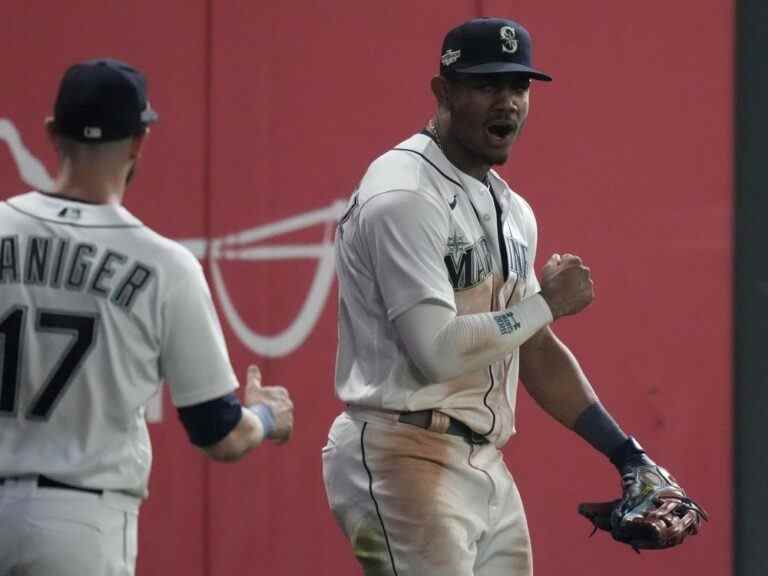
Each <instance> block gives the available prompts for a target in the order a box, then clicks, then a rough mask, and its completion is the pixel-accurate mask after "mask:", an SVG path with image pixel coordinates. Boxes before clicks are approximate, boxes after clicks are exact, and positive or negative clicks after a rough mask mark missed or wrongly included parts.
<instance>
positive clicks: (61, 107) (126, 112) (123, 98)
mask: <svg viewBox="0 0 768 576" xmlns="http://www.w3.org/2000/svg"><path fill="white" fill-rule="evenodd" d="M53 114H54V116H53V127H54V130H55V131H56V133H58V134H61V135H63V136H67V137H69V138H72V139H74V140H77V141H79V142H111V141H114V140H122V139H124V138H129V137H131V136H138V135H140V134H143V133H144V131H145V130H146V128H147V126H148V125H149V124H151V123H152V122H156V121H157V119H158V115H157V112H155V111H154V110H153V109H152V107H151V106H150V104H149V100H147V81H146V78H144V75H143V74H142V73H141V72H139V71H138V70H136V69H135V68H132V67H131V66H129V65H128V64H126V63H125V62H120V61H119V60H113V59H110V58H102V59H98V60H89V61H87V62H81V63H79V64H75V65H74V66H71V67H70V68H69V69H67V71H66V72H65V73H64V76H63V78H62V79H61V84H59V93H58V95H57V97H56V104H55V105H54V112H53Z"/></svg>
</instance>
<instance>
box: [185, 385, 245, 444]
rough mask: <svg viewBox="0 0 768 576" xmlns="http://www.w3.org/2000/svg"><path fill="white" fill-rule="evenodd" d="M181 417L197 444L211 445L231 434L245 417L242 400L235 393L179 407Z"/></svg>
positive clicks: (190, 437)
mask: <svg viewBox="0 0 768 576" xmlns="http://www.w3.org/2000/svg"><path fill="white" fill-rule="evenodd" d="M178 413H179V418H180V419H181V423H182V424H184V428H185V429H186V431H187V436H189V441H190V442H192V444H194V445H195V446H201V447H203V446H211V445H212V444H216V443H217V442H218V441H219V440H221V439H223V438H224V437H225V436H226V435H227V434H229V433H230V432H231V431H232V430H233V429H234V428H235V426H237V425H238V423H239V422H240V419H241V418H242V417H243V409H242V406H241V405H240V400H238V398H237V396H235V395H234V394H227V395H226V396H222V397H220V398H215V399H213V400H208V401H207V402H203V403H201V404H193V405H192V406H184V407H183V408H178Z"/></svg>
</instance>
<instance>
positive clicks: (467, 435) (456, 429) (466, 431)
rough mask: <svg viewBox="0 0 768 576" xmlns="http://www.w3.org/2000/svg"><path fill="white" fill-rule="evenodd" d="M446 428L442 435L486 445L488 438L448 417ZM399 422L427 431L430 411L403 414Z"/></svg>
mask: <svg viewBox="0 0 768 576" xmlns="http://www.w3.org/2000/svg"><path fill="white" fill-rule="evenodd" d="M448 419H449V424H448V428H447V429H446V430H445V431H444V434H451V435H452V436H461V437H462V438H464V440H466V441H467V442H469V443H470V444H488V438H486V437H485V436H483V435H482V434H478V433H477V432H475V431H474V430H472V429H471V428H470V427H469V426H467V425H466V424H464V422H461V421H459V420H456V419H455V418H451V417H450V416H449V417H448ZM397 420H398V421H399V422H403V423H405V424H411V425H413V426H418V427H419V428H424V429H425V430H429V429H430V428H431V426H432V410H419V411H417V412H403V413H402V414H400V417H399V418H398V419H397Z"/></svg>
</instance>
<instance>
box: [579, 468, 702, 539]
mask: <svg viewBox="0 0 768 576" xmlns="http://www.w3.org/2000/svg"><path fill="white" fill-rule="evenodd" d="M621 481H622V486H623V496H622V497H621V498H619V499H618V500H613V501H611V502H592V503H582V504H579V514H581V515H582V516H585V517H586V518H587V519H588V520H590V521H591V522H592V524H593V526H594V530H593V531H592V534H594V533H595V532H597V530H598V529H600V530H605V531H607V532H610V533H611V536H613V538H614V539H615V540H617V541H619V542H624V543H625V544H629V545H630V546H631V547H632V548H634V550H635V551H636V552H639V551H640V550H657V549H661V548H670V547H672V546H677V545H678V544H681V543H682V542H683V540H685V537H686V536H693V535H694V534H697V533H698V531H699V526H700V524H701V521H702V519H704V520H709V517H708V515H707V513H706V512H705V511H704V510H703V509H702V508H701V506H699V505H698V504H697V503H696V502H694V501H693V500H692V499H691V498H689V497H688V496H687V495H686V494H685V492H684V491H683V489H682V488H681V487H680V485H679V484H678V483H677V481H676V480H675V479H674V478H673V477H672V475H671V474H670V473H669V472H667V471H666V470H665V469H664V468H662V467H661V466H658V465H657V464H655V463H654V462H653V461H652V460H650V459H646V462H645V463H643V464H640V465H634V466H628V467H627V468H626V469H625V470H624V472H623V474H622V477H621Z"/></svg>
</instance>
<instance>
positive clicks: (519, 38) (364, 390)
mask: <svg viewBox="0 0 768 576" xmlns="http://www.w3.org/2000/svg"><path fill="white" fill-rule="evenodd" d="M531 80H540V81H549V80H551V78H550V77H549V76H547V75H546V74H544V73H543V72H541V71H539V70H537V69H535V68H533V67H532V63H531V38H530V36H529V34H528V32H527V31H526V30H525V29H524V28H523V27H522V26H521V25H520V24H518V23H516V22H513V21H510V20H502V19H493V18H488V19H477V20H471V21H469V22H466V23H464V24H462V25H461V26H459V27H457V28H455V29H453V30H451V31H450V32H449V33H448V34H447V35H446V37H445V40H444V43H443V49H442V58H441V65H440V74H439V75H438V76H436V77H434V78H433V79H432V82H431V88H432V92H433V94H434V96H435V98H436V100H437V112H436V114H435V115H434V117H433V118H432V119H431V120H430V122H429V123H428V124H427V127H426V128H425V129H424V130H423V131H421V132H420V133H418V134H416V135H415V136H412V137H411V138H409V139H407V140H405V141H404V142H402V143H401V144H399V145H398V146H396V147H395V148H394V149H392V150H390V151H388V152H386V153H385V154H384V155H382V156H380V157H379V158H378V159H376V160H375V161H374V162H373V163H372V164H371V165H370V167H369V168H368V171H367V172H366V174H365V175H364V177H363V179H362V181H361V183H360V185H359V187H358V188H357V190H356V192H355V193H354V195H353V196H352V198H351V200H350V203H349V206H348V210H347V212H346V214H345V215H344V217H343V218H342V219H341V220H340V222H339V226H338V230H337V236H336V248H337V266H338V277H339V283H340V297H339V346H338V356H337V365H336V392H337V395H338V396H339V397H340V399H341V400H342V401H343V402H345V404H346V410H345V411H344V412H343V413H342V414H341V415H340V416H339V417H338V418H337V419H336V420H335V422H334V423H333V426H332V427H331V430H330V433H329V438H328V442H327V445H326V446H325V448H324V450H323V475H324V481H325V487H326V493H327V497H328V502H329V505H330V507H331V510H332V511H333V513H334V515H335V516H336V519H337V521H338V523H339V525H340V526H341V528H342V530H343V531H344V533H345V535H346V536H347V538H348V539H349V541H350V543H351V545H352V549H353V552H354V554H355V556H356V557H357V559H358V560H359V562H360V564H361V565H362V567H363V569H364V572H365V574H367V575H369V576H370V575H384V574H389V575H399V576H406V575H408V576H426V575H438V574H439V575H441V576H450V575H456V576H459V575H461V576H466V575H468V574H474V575H476V576H502V575H504V576H529V575H530V574H532V561H531V545H530V539H529V534H528V528H527V524H526V518H525V513H524V511H523V505H522V502H521V499H520V494H519V493H518V490H517V488H516V486H515V482H514V480H513V478H512V476H511V475H510V473H509V471H508V469H507V467H506V465H505V463H504V460H503V457H502V453H501V451H500V449H501V448H502V447H503V446H504V445H505V444H506V442H507V441H508V440H509V438H510V437H511V436H512V434H513V433H514V432H515V399H516V395H517V383H518V375H519V377H520V379H521V380H522V382H523V383H524V385H525V386H526V388H527V389H528V391H529V392H530V394H531V396H532V397H533V398H534V399H535V400H536V402H537V403H538V404H539V405H540V406H541V407H542V408H543V409H544V410H545V411H546V412H548V413H549V414H550V415H551V416H552V417H554V418H555V419H557V420H558V421H559V422H561V423H562V424H563V425H565V426H567V427H568V428H570V429H572V430H574V431H575V432H576V433H577V434H579V435H580V436H581V437H582V438H584V439H585V440H586V441H587V442H589V443H590V444H591V445H592V446H594V447H595V448H596V449H597V450H599V451H600V452H602V453H603V454H605V455H606V456H607V457H608V458H609V459H610V460H611V462H613V464H615V465H616V467H617V469H618V470H619V471H620V472H621V474H622V475H623V482H624V487H625V494H630V493H631V494H635V495H636V494H637V493H639V492H637V490H644V489H645V488H649V487H650V488H652V489H655V488H659V487H665V488H669V487H672V486H674V487H677V484H674V481H673V480H671V477H669V475H668V474H667V473H666V471H664V470H663V469H662V468H660V467H658V466H656V465H655V464H654V463H653V462H652V461H651V460H650V458H648V456H646V455H645V453H644V452H643V450H642V448H641V447H640V445H639V444H638V443H637V441H635V440H634V439H633V438H631V437H628V436H627V435H626V434H625V433H624V432H623V431H622V430H621V429H620V428H619V426H618V425H617V424H616V422H615V421H614V419H613V418H612V417H611V416H610V415H609V414H608V412H607V411H606V410H605V408H604V407H603V406H602V405H601V404H600V402H599V401H598V398H597V396H596V394H595V392H594V391H593V389H592V386H591V385H590V383H589V381H588V380H587V378H586V376H585V375H584V373H583V372H582V370H581V368H580V367H579V364H578V363H577V361H576V359H575V358H574V356H573V354H571V352H570V351H569V350H568V348H567V347H566V346H565V344H563V343H562V342H561V341H560V340H559V339H558V338H557V337H556V336H555V334H554V332H553V331H552V328H551V325H552V323H553V322H555V321H556V320H557V319H558V318H561V317H562V316H566V315H570V314H577V313H579V312H580V311H581V310H583V309H584V308H585V307H586V306H588V305H589V304H590V302H591V301H592V298H593V284H592V279H591V277H590V271H589V269H588V268H587V267H586V266H585V265H584V264H583V263H582V260H581V259H580V258H579V257H578V256H574V255H571V254H563V255H558V254H555V255H553V256H552V257H551V258H549V260H548V261H547V263H546V265H545V266H544V268H543V269H542V270H541V273H540V275H539V277H538V278H537V276H536V274H535V273H534V270H533V263H534V259H535V256H536V242H537V237H536V235H537V229H536V220H535V218H534V215H533V212H532V211H531V208H530V206H529V205H528V204H527V203H526V202H525V200H523V198H521V197H520V196H518V195H517V194H516V193H515V192H513V191H512V190H511V189H510V188H509V186H508V185H507V183H506V182H505V181H504V180H502V179H501V178H500V177H499V175H498V174H497V173H496V172H495V171H494V170H493V169H492V168H491V167H492V166H494V165H499V164H503V163H504V162H505V161H506V160H507V156H508V154H509V150H510V147H511V145H512V143H513V142H514V141H515V140H516V138H517V136H518V135H519V133H520V131H521V129H522V127H523V125H524V124H525V120H526V117H527V115H528V107H529V101H530V82H531ZM546 449H547V448H545V447H542V450H546ZM681 494H682V491H681ZM614 509H616V506H614V507H613V508H612V509H611V510H614ZM601 527H603V526H601ZM688 533H693V530H692V529H689V532H688Z"/></svg>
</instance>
